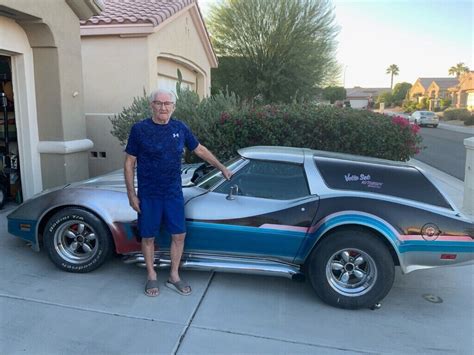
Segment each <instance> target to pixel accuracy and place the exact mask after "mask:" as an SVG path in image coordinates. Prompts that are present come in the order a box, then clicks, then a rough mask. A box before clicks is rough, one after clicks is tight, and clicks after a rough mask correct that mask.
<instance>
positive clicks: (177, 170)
mask: <svg viewBox="0 0 474 355" xmlns="http://www.w3.org/2000/svg"><path fill="white" fill-rule="evenodd" d="M198 145H199V142H198V141H197V139H196V138H195V137H194V135H193V134H192V132H191V130H190V129H189V128H188V126H186V125H185V124H184V123H183V122H181V121H178V120H175V119H170V120H169V121H168V123H167V124H165V125H161V124H157V123H155V122H153V120H152V119H151V118H147V119H145V120H143V121H140V122H137V123H135V124H134V125H133V127H132V129H131V131H130V136H129V137H128V142H127V147H126V148H125V151H126V152H127V154H130V155H133V156H135V157H136V158H137V180H138V197H140V196H147V197H179V196H182V193H183V191H182V188H181V158H182V155H183V149H184V146H186V147H187V148H188V149H189V150H190V151H193V150H194V149H196V148H197V146H198Z"/></svg>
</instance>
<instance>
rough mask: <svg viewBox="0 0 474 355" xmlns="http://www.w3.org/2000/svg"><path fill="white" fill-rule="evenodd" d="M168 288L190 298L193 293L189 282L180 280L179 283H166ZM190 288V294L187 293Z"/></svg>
mask: <svg viewBox="0 0 474 355" xmlns="http://www.w3.org/2000/svg"><path fill="white" fill-rule="evenodd" d="M165 286H166V287H168V288H170V289H172V290H173V291H176V292H178V293H179V294H180V295H183V296H189V295H190V294H191V293H192V290H191V287H190V286H189V284H188V283H187V282H184V281H183V280H179V281H177V282H171V281H170V280H168V281H166V284H165ZM187 287H189V292H186V291H185V289H186V288H187Z"/></svg>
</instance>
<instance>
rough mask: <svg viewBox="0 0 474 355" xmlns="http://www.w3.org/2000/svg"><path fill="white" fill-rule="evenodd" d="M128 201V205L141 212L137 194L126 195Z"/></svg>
mask: <svg viewBox="0 0 474 355" xmlns="http://www.w3.org/2000/svg"><path fill="white" fill-rule="evenodd" d="M128 202H129V203H130V207H132V208H133V209H134V210H135V211H137V212H138V213H141V211H140V200H139V199H138V197H137V195H132V196H128Z"/></svg>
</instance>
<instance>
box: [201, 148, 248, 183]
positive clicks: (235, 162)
mask: <svg viewBox="0 0 474 355" xmlns="http://www.w3.org/2000/svg"><path fill="white" fill-rule="evenodd" d="M243 161H244V159H243V158H241V157H240V156H237V157H234V158H232V159H230V160H229V161H227V162H226V163H225V164H224V165H225V166H226V167H227V169H229V170H231V171H233V170H234V169H235V168H236V167H237V166H239V165H240V164H241V163H242V162H243ZM221 179H222V173H221V172H220V171H219V170H217V169H216V168H214V169H212V170H211V171H210V172H208V173H207V174H206V175H203V176H201V177H199V178H198V179H196V181H195V182H194V184H195V185H196V186H198V187H200V188H202V189H206V190H209V189H210V188H212V187H213V186H214V185H215V184H216V183H217V182H219V181H220V180H221Z"/></svg>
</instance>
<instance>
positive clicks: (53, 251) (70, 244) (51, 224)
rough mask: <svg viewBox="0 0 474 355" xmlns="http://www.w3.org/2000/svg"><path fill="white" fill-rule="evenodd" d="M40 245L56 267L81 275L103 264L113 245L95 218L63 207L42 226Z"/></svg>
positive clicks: (87, 213)
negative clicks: (42, 239)
mask: <svg viewBox="0 0 474 355" xmlns="http://www.w3.org/2000/svg"><path fill="white" fill-rule="evenodd" d="M44 246H45V248H46V251H47V253H48V256H49V258H50V259H51V261H52V262H53V263H54V264H55V265H56V266H57V267H58V268H60V269H62V270H64V271H69V272H75V273H84V272H90V271H93V270H95V269H97V268H98V267H99V266H101V265H102V264H103V263H104V262H105V260H106V259H107V258H108V257H109V256H110V255H111V253H112V249H113V242H112V238H111V236H110V232H109V230H108V228H107V226H106V225H105V224H104V223H103V222H102V221H101V220H100V219H99V218H98V217H97V216H96V215H94V214H92V213H91V212H89V211H86V210H83V209H81V208H65V209H62V210H60V211H59V212H57V213H56V214H54V215H53V216H52V217H51V218H50V220H49V221H48V223H47V224H46V227H45V230H44Z"/></svg>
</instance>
